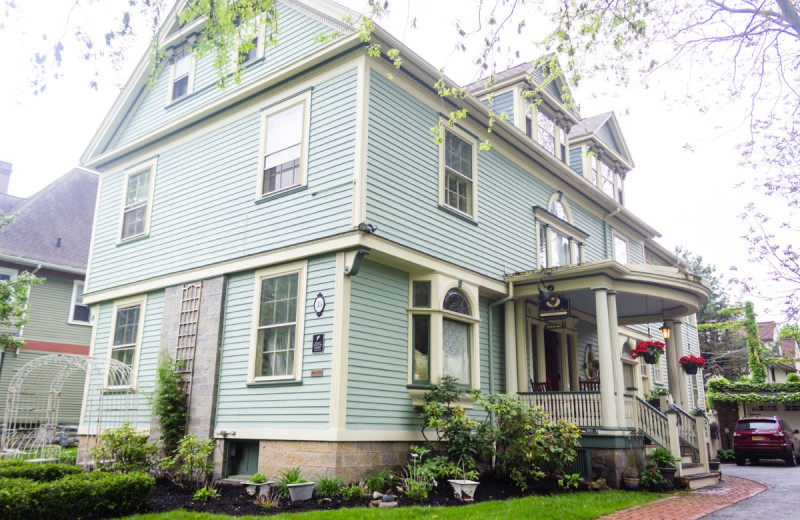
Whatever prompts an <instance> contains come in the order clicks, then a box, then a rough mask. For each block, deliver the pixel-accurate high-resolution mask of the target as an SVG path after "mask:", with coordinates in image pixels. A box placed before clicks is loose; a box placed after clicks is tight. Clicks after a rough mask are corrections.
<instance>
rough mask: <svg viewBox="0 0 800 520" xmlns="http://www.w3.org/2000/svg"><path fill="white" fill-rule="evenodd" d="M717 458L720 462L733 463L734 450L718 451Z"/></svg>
mask: <svg viewBox="0 0 800 520" xmlns="http://www.w3.org/2000/svg"><path fill="white" fill-rule="evenodd" d="M717 458H718V459H719V461H720V462H733V461H734V460H735V457H734V455H733V450H725V449H722V450H717Z"/></svg>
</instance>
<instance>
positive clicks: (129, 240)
mask: <svg viewBox="0 0 800 520" xmlns="http://www.w3.org/2000/svg"><path fill="white" fill-rule="evenodd" d="M148 238H150V233H147V234H145V235H137V236H135V237H131V238H126V239H125V240H120V241H119V242H117V247H120V246H125V245H128V244H133V243H134V242H139V241H141V240H146V239H148Z"/></svg>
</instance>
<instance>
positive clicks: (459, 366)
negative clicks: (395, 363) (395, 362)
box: [410, 277, 477, 388]
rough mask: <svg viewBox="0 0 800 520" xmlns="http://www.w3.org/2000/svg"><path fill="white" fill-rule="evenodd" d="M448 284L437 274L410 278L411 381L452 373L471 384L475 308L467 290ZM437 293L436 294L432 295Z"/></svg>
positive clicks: (426, 381)
mask: <svg viewBox="0 0 800 520" xmlns="http://www.w3.org/2000/svg"><path fill="white" fill-rule="evenodd" d="M449 285H450V284H449V282H448V281H447V280H445V279H443V278H441V277H433V279H432V280H415V281H413V282H412V288H411V291H412V294H411V308H410V314H411V319H410V326H411V330H410V336H411V340H410V343H411V360H410V361H411V362H410V365H411V382H412V383H414V384H427V383H429V382H431V381H436V380H438V379H439V376H440V375H441V376H452V377H455V378H456V379H457V380H458V382H459V384H461V385H463V386H466V387H473V388H474V387H476V386H477V385H476V381H475V377H474V374H475V368H474V366H475V364H476V363H477V360H476V355H475V348H476V347H475V345H474V341H475V337H476V331H475V327H476V323H477V320H476V319H475V317H474V314H475V309H474V306H473V304H472V303H470V300H471V298H470V296H469V295H468V293H467V290H464V289H462V288H458V287H450V286H449ZM448 287H449V288H448ZM442 291H443V292H444V294H443V295H441V292H442ZM437 294H438V295H440V298H436V299H433V298H435V296H434V295H437Z"/></svg>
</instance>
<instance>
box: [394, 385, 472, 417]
mask: <svg viewBox="0 0 800 520" xmlns="http://www.w3.org/2000/svg"><path fill="white" fill-rule="evenodd" d="M406 388H407V389H408V394H409V395H410V396H411V405H412V406H425V399H423V398H422V396H423V395H424V394H426V393H428V392H430V385H427V384H421V383H414V384H410V385H406ZM462 390H464V391H465V392H467V394H466V395H462V396H461V399H460V400H459V402H457V403H456V404H457V405H458V406H460V407H461V408H464V409H465V410H472V409H473V408H475V403H473V402H472V396H470V395H469V392H471V391H472V390H473V389H472V388H469V389H467V388H464V389H462Z"/></svg>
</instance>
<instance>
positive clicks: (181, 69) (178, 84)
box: [170, 51, 193, 101]
mask: <svg viewBox="0 0 800 520" xmlns="http://www.w3.org/2000/svg"><path fill="white" fill-rule="evenodd" d="M192 65H193V58H192V53H191V52H187V51H182V52H179V53H178V54H176V55H175V56H174V57H173V62H172V88H171V89H170V101H175V100H177V99H180V98H182V97H184V96H186V95H188V94H190V93H191V91H192V68H193V67H192Z"/></svg>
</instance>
